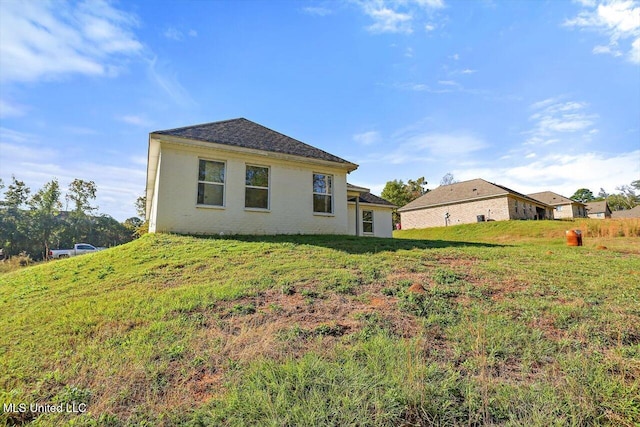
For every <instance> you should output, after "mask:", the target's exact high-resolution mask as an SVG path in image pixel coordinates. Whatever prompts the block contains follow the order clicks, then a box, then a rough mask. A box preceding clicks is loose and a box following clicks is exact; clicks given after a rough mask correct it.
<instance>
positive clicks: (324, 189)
mask: <svg viewBox="0 0 640 427" xmlns="http://www.w3.org/2000/svg"><path fill="white" fill-rule="evenodd" d="M313 212H314V213H329V214H330V213H333V175H327V174H323V173H314V174H313Z"/></svg>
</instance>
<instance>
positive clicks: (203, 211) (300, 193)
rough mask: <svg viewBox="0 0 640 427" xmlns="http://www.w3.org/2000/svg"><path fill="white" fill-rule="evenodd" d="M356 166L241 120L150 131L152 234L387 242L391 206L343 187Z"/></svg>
mask: <svg viewBox="0 0 640 427" xmlns="http://www.w3.org/2000/svg"><path fill="white" fill-rule="evenodd" d="M357 167H358V165H356V164H354V163H351V162H348V161H347V160H344V159H341V158H340V157H337V156H334V155H332V154H330V153H327V152H325V151H322V150H320V149H318V148H315V147H312V146H310V145H308V144H305V143H303V142H300V141H298V140H295V139H293V138H290V137H288V136H286V135H283V134H281V133H279V132H276V131H273V130H271V129H268V128H266V127H264V126H261V125H259V124H257V123H254V122H251V121H249V120H247V119H244V118H240V119H234V120H226V121H220V122H214V123H207V124H201V125H195V126H188V127H183V128H178V129H170V130H164V131H157V132H152V133H150V134H149V154H148V165H147V189H146V197H147V206H146V215H147V218H148V219H149V231H150V232H173V233H184V234H354V235H355V234H357V235H371V236H381V237H391V233H392V224H391V211H392V209H393V208H394V206H392V205H391V204H389V203H388V202H386V201H382V199H379V198H376V197H375V196H373V195H371V194H370V193H369V191H368V189H366V188H361V187H355V186H349V185H348V184H347V174H348V173H350V172H352V171H354V170H355V169H356V168H357ZM350 198H351V199H353V202H350V201H349V199H350ZM385 202H386V203H387V204H385ZM387 211H388V213H387ZM387 218H388V221H387Z"/></svg>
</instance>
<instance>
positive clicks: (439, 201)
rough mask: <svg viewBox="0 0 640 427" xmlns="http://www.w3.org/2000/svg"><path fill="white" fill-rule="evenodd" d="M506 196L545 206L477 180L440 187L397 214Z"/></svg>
mask: <svg viewBox="0 0 640 427" xmlns="http://www.w3.org/2000/svg"><path fill="white" fill-rule="evenodd" d="M507 195H513V196H517V197H520V198H522V199H525V200H528V201H530V202H531V203H535V204H538V205H540V204H542V205H546V203H543V202H540V201H538V200H535V199H532V198H531V197H529V196H525V195H524V194H521V193H518V192H517V191H514V190H511V189H510V188H507V187H504V186H502V185H498V184H494V183H491V182H488V181H485V180H484V179H480V178H478V179H472V180H470V181H463V182H456V183H454V184H449V185H441V186H440V187H437V188H435V189H433V190H431V191H429V192H428V193H426V194H423V195H422V196H420V197H418V198H417V199H415V200H414V201H412V202H410V203H408V204H406V205H405V206H403V207H401V208H400V209H398V212H404V211H410V210H414V209H421V208H427V207H432V206H440V205H448V204H453V203H462V202H468V201H472V200H479V199H488V198H492V197H498V196H507Z"/></svg>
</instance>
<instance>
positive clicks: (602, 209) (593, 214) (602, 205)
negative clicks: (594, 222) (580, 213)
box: [586, 200, 611, 219]
mask: <svg viewBox="0 0 640 427" xmlns="http://www.w3.org/2000/svg"><path fill="white" fill-rule="evenodd" d="M586 206H587V216H588V217H589V218H595V219H605V218H611V209H609V204H608V203H607V201H606V200H601V201H599V202H589V203H587V204H586Z"/></svg>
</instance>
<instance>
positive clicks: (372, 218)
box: [362, 210, 376, 235]
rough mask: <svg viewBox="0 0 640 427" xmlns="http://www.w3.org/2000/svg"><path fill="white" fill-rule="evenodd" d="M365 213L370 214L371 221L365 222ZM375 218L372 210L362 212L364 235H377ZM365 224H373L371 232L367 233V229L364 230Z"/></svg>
mask: <svg viewBox="0 0 640 427" xmlns="http://www.w3.org/2000/svg"><path fill="white" fill-rule="evenodd" d="M365 212H368V213H370V214H371V221H365V220H364V214H365ZM374 218H375V216H374V214H373V211H372V210H363V211H362V234H367V235H368V234H374V233H375V231H376V229H375V228H374V224H373V223H374ZM365 224H371V231H365V229H364V225H365Z"/></svg>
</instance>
